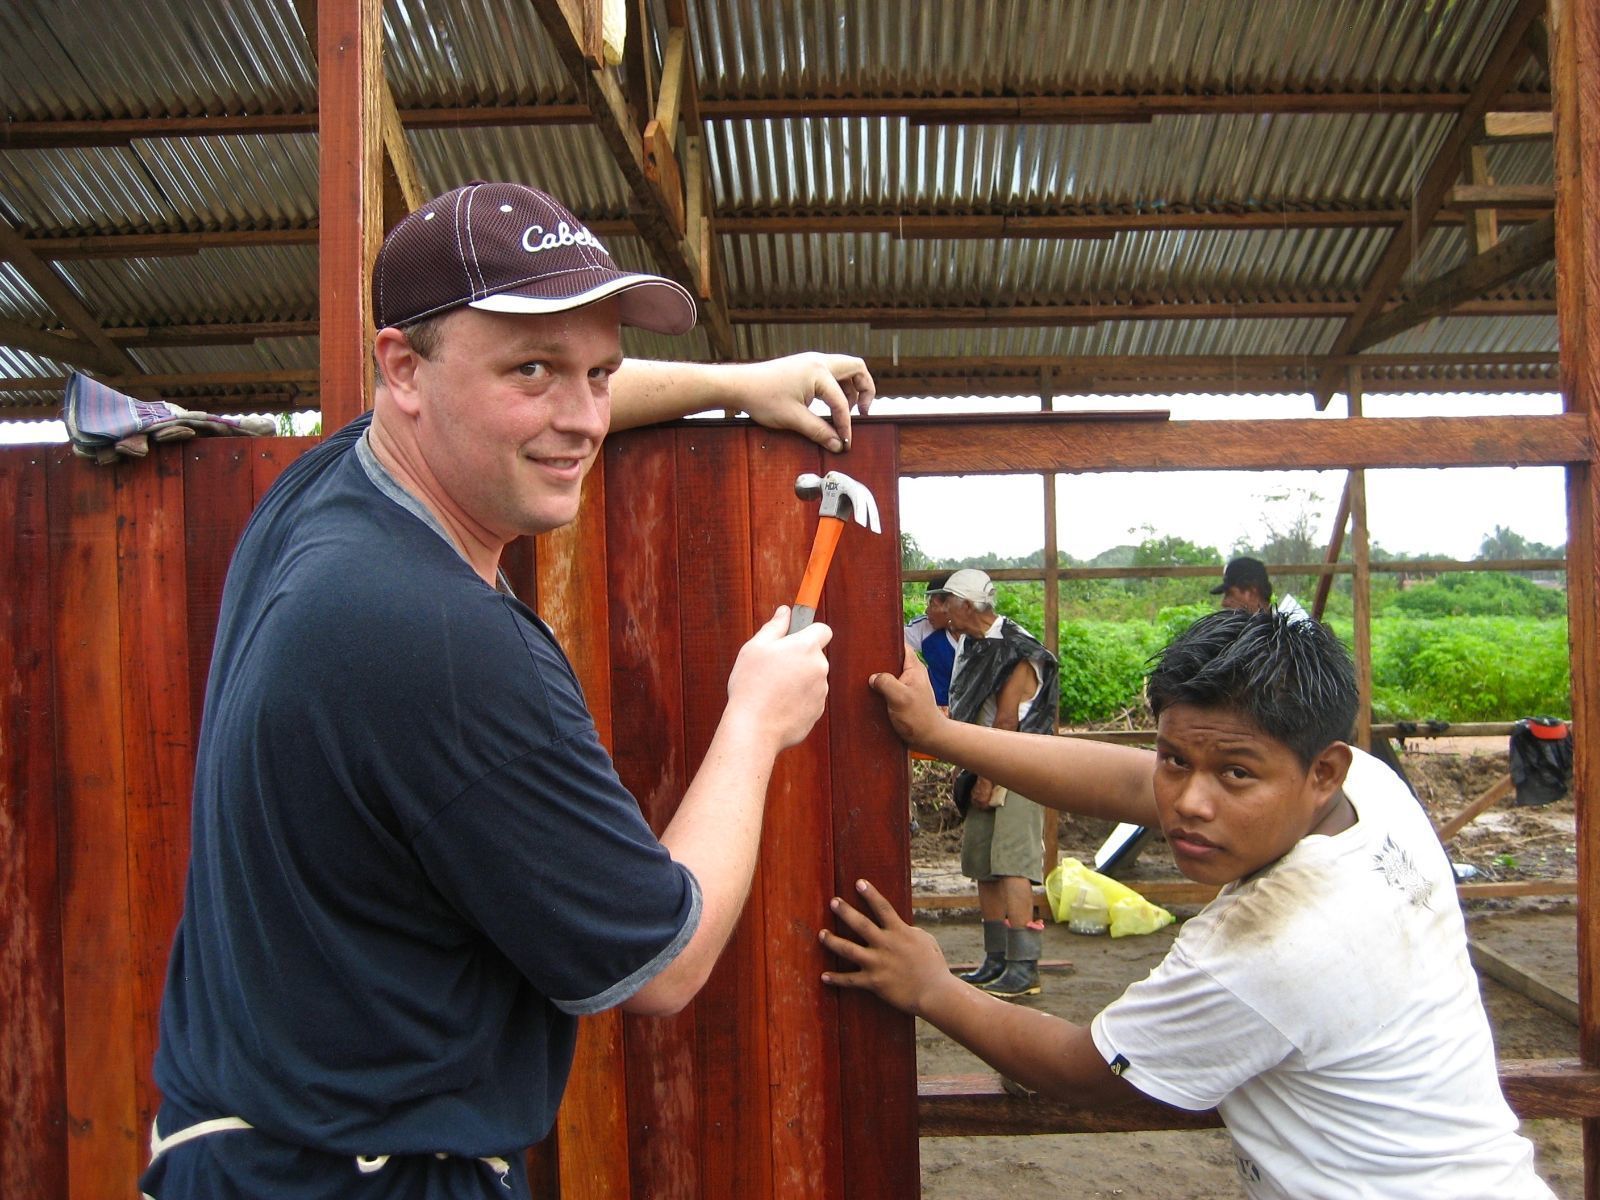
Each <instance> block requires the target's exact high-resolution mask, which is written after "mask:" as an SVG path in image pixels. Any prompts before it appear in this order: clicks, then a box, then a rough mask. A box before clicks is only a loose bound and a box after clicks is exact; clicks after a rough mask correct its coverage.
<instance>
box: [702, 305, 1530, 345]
mask: <svg viewBox="0 0 1600 1200" xmlns="http://www.w3.org/2000/svg"><path fill="white" fill-rule="evenodd" d="M1357 308H1358V302H1357V301H1354V300H1241V301H1214V300H1198V301H1135V302H1128V303H1101V302H1086V303H1080V304H1018V305H995V306H992V307H985V306H981V305H966V306H951V307H944V308H927V307H918V308H914V307H911V306H892V305H875V304H853V305H834V306H827V307H823V306H815V305H804V306H802V305H795V306H784V307H776V306H774V307H746V308H734V309H731V310H729V313H728V317H729V319H730V320H731V321H733V322H734V323H735V324H744V325H797V324H804V325H813V324H863V325H871V326H873V327H875V328H881V329H966V328H974V327H988V326H994V325H1004V326H1010V327H1015V328H1037V327H1039V326H1057V325H1068V326H1072V325H1081V324H1084V323H1093V322H1098V321H1173V320H1208V321H1215V320H1234V319H1237V320H1251V319H1257V320H1259V319H1286V320H1325V319H1328V318H1335V317H1349V316H1352V315H1353V314H1354V313H1355V312H1356V311H1357ZM1454 311H1455V313H1456V314H1457V315H1461V316H1497V317H1500V316H1547V315H1549V314H1551V313H1553V312H1555V301H1554V300H1553V299H1551V300H1545V299H1534V300H1469V301H1466V302H1464V303H1462V304H1460V305H1457V306H1456V308H1455V310H1454ZM1337 353H1338V354H1346V353H1349V347H1348V346H1345V347H1342V348H1341V349H1340V350H1339V351H1338V352H1337Z"/></svg>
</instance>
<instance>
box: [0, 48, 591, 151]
mask: <svg viewBox="0 0 1600 1200" xmlns="http://www.w3.org/2000/svg"><path fill="white" fill-rule="evenodd" d="M309 32H310V29H309V27H308V33H309ZM397 114H398V116H399V119H400V124H401V125H402V126H404V127H405V128H407V129H469V128H476V129H492V128H504V127H508V126H509V127H518V126H542V125H587V124H589V123H590V122H592V121H593V120H594V115H593V114H592V113H591V112H590V111H589V107H588V105H585V104H506V105H491V106H487V107H484V106H477V105H473V106H468V107H451V108H407V109H398V110H397ZM316 132H317V114H316V113H315V112H294V113H224V114H220V115H215V116H203V117H109V118H105V119H101V118H96V117H90V118H86V119H81V120H61V121H5V122H0V149H5V150H57V149H77V148H82V147H93V146H127V145H129V144H131V143H133V142H136V141H144V140H147V139H152V138H195V137H231V136H240V135H271V134H314V133H316Z"/></svg>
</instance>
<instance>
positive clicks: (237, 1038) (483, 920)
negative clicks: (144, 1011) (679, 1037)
mask: <svg viewBox="0 0 1600 1200" xmlns="http://www.w3.org/2000/svg"><path fill="white" fill-rule="evenodd" d="M367 424H368V419H367V418H362V419H360V420H358V421H357V422H355V423H354V424H352V425H351V426H349V427H347V428H346V429H344V430H341V431H340V432H339V433H338V434H337V435H335V436H334V437H333V438H331V439H330V440H329V441H328V442H326V443H325V444H324V445H322V446H320V447H317V448H316V449H314V450H312V451H310V452H309V453H307V454H306V455H305V456H303V457H302V458H301V459H300V460H298V461H297V462H296V463H295V464H294V465H293V466H291V467H290V468H289V469H288V470H287V471H286V472H285V473H284V475H283V476H282V478H281V479H280V480H279V482H278V483H277V484H276V485H275V486H274V487H273V488H272V490H271V491H270V492H268V494H267V496H266V497H265V498H264V499H263V501H262V503H261V505H260V508H259V509H258V510H257V512H256V514H255V516H254V517H252V519H251V521H250V523H249V525H248V527H247V528H246V530H245V532H244V535H243V538H242V539H241V541H240V544H239V547H238V549H237V551H236V552H235V555H234V559H233V563H232V565H231V567H230V568H229V571H228V579H227V584H226V588H225V590H224V594H223V604H222V613H221V618H220V623H219V627H218V630H217V638H216V645H215V649H214V652H213V658H212V664H211V674H210V679H209V682H208V685H207V689H206V701H205V716H204V721H203V726H202V731H201V737H200V747H199V753H198V761H197V763H196V769H195V784H194V818H193V834H192V851H191V860H190V865H189V876H188V891H187V895H186V897H185V903H184V911H183V918H182V922H181V924H180V926H179V929H178V933H177V938H176V942H175V945H174V948H173V954H172V960H171V965H170V969H169V973H168V978H167V988H166V994H165V997H164V1000H163V1003H162V1011H161V1040H160V1048H159V1050H158V1052H157V1055H156V1064H155V1078H156V1083H157V1084H158V1085H159V1086H160V1088H161V1089H162V1092H163V1093H164V1094H165V1096H166V1097H167V1098H168V1101H169V1104H168V1105H167V1107H166V1108H164V1110H163V1113H162V1116H161V1118H160V1122H159V1124H160V1131H161V1133H162V1135H163V1136H167V1135H170V1134H172V1133H173V1132H175V1129H174V1125H175V1123H180V1122H181V1123H189V1122H192V1121H193V1120H195V1119H206V1118H213V1117H221V1116H237V1117H240V1118H242V1119H243V1120H245V1121H247V1122H249V1124H250V1125H251V1126H253V1127H254V1130H256V1131H259V1134H258V1133H257V1132H253V1131H250V1130H243V1131H231V1132H224V1133H218V1134H213V1135H210V1136H208V1137H205V1138H201V1139H199V1140H197V1141H195V1142H191V1143H187V1144H185V1145H183V1146H179V1147H175V1148H173V1149H172V1150H171V1151H169V1152H167V1154H165V1155H163V1156H162V1158H161V1159H160V1160H158V1164H157V1167H156V1168H155V1169H154V1170H152V1171H151V1172H149V1173H148V1174H147V1177H146V1190H147V1191H151V1192H152V1194H154V1195H157V1196H162V1195H163V1192H162V1190H161V1188H162V1187H163V1186H165V1187H166V1188H168V1189H169V1190H168V1192H167V1194H171V1195H182V1194H185V1191H186V1189H187V1187H188V1186H193V1185H192V1184H190V1185H185V1184H183V1183H182V1182H181V1181H180V1178H179V1177H180V1176H185V1175H186V1174H187V1175H188V1176H189V1177H190V1178H191V1180H192V1179H193V1178H199V1177H200V1175H196V1174H195V1173H194V1172H191V1171H188V1170H187V1168H188V1167H190V1166H193V1164H194V1162H195V1161H196V1160H197V1158H204V1159H206V1161H207V1163H208V1164H209V1165H208V1166H207V1168H206V1170H214V1169H215V1168H216V1163H217V1161H218V1156H227V1157H228V1159H229V1161H230V1163H231V1164H232V1165H231V1166H230V1167H229V1170H230V1171H233V1172H245V1173H250V1172H252V1171H254V1172H257V1173H258V1174H260V1175H262V1176H263V1178H261V1179H257V1180H255V1181H254V1183H253V1184H251V1181H248V1180H247V1181H245V1182H246V1183H247V1185H251V1186H259V1187H260V1188H261V1189H263V1194H273V1195H278V1196H299V1195H306V1196H312V1195H322V1194H324V1193H325V1192H326V1194H330V1195H356V1194H357V1193H358V1190H359V1194H360V1195H363V1196H366V1195H374V1196H379V1195H402V1194H403V1195H424V1194H426V1195H429V1196H435V1195H438V1196H444V1195H452V1196H453V1195H474V1194H499V1195H504V1194H505V1193H504V1192H503V1191H501V1190H499V1189H498V1188H496V1189H495V1190H494V1191H493V1192H492V1193H489V1192H486V1191H475V1190H471V1189H473V1188H476V1187H477V1186H479V1185H478V1184H475V1183H474V1182H473V1181H474V1180H475V1179H476V1180H479V1181H480V1182H481V1180H483V1179H485V1178H486V1179H488V1180H489V1181H490V1184H491V1185H492V1184H493V1182H494V1176H493V1175H492V1174H491V1173H485V1172H483V1171H480V1170H479V1169H478V1165H477V1164H475V1163H473V1162H472V1159H474V1158H475V1157H478V1156H514V1155H516V1154H518V1153H519V1152H520V1151H521V1150H522V1149H523V1148H524V1147H526V1146H528V1145H530V1144H532V1143H533V1142H536V1141H538V1140H539V1139H540V1138H541V1137H543V1136H544V1134H545V1133H546V1132H547V1131H548V1130H549V1128H550V1126H551V1124H552V1122H553V1120H554V1116H555V1111H556V1107H557V1105H558V1103H559V1102H560V1098H561V1093H562V1090H563V1087H564V1085H565V1082H566V1077H567V1072H568V1069H569V1067H570V1065H571V1058H572V1049H573V1040H574V1036H575V1016H574V1014H581V1013H588V1012H596V1011H599V1010H601V1009H604V1008H609V1007H612V1006H614V1005H615V1004H618V1003H620V1002H621V1001H622V1000H624V999H626V998H627V997H628V996H630V995H632V994H633V993H634V992H635V991H637V990H638V988H639V987H641V986H642V985H643V984H644V983H645V982H647V981H648V980H649V979H650V978H652V977H653V976H654V975H655V974H656V973H658V972H659V971H660V970H661V969H662V968H663V967H664V966H665V965H666V964H667V963H669V962H670V961H671V960H672V959H673V958H674V957H675V956H676V955H677V954H678V952H679V951H680V950H681V949H682V947H683V945H684V944H685V943H686V942H687V941H688V939H689V937H690V936H691V935H692V934H693V932H694V929H695V927H696V925H697V923H698V920H699V912H700V894H699V889H698V886H697V885H696V883H695V881H694V878H693V876H692V875H691V874H690V873H689V872H688V871H687V870H686V869H685V868H683V867H681V866H680V865H678V864H676V863H674V862H673V861H672V859H671V858H670V856H669V855H668V854H667V852H666V851H665V850H664V849H663V848H662V847H661V845H660V844H659V843H658V842H657V840H656V839H655V837H654V836H653V835H652V834H651V832H650V829H649V828H648V826H647V825H646V824H645V822H644V820H643V818H642V817H641V815H640V813H639V810H638V807H637V805H636V803H635V802H634V800H633V798H632V797H631V796H630V795H629V794H628V793H627V791H626V790H625V789H624V788H623V787H622V784H621V782H620V781H619V780H618V779H617V776H616V773H615V771H614V769H613V767H612V764H611V760H610V757H609V756H608V755H607V754H606V752H605V750H604V749H603V748H602V746H601V745H600V743H599V740H598V738H597V736H596V733H595V727H594V722H593V720H592V718H591V717H590V715H589V712H588V709H587V708H586V707H585V704H584V700H583V696H582V694H581V692H580V690H579V687H578V682H577V680H576V679H575V678H574V676H573V673H572V670H571V667H570V666H569V664H568V662H567V660H566V657H565V655H564V654H563V653H562V651H561V649H560V647H559V646H558V645H557V644H556V642H555V640H554V638H553V637H552V636H551V635H550V633H549V631H548V630H547V628H546V627H545V626H544V624H543V622H541V621H540V620H539V619H538V618H537V617H536V616H535V615H534V614H533V612H532V611H531V610H530V609H528V608H527V607H526V606H524V605H523V604H521V603H520V602H518V601H517V600H515V599H513V598H512V597H510V596H509V595H507V594H505V593H503V592H499V591H496V590H495V589H492V588H490V587H488V586H487V585H486V584H485V583H484V582H483V580H482V579H481V578H479V577H478V576H477V575H476V574H475V573H474V572H473V570H472V569H471V568H470V567H469V566H468V565H467V563H466V562H465V561H464V560H463V559H462V558H461V557H460V555H459V554H458V553H457V552H456V549H455V547H454V546H453V545H452V544H451V543H450V542H448V541H447V540H446V539H445V538H444V537H443V536H442V535H441V532H440V531H439V530H438V528H437V527H436V526H435V527H430V524H429V523H428V522H429V521H430V520H431V518H427V517H426V515H425V514H423V513H422V512H421V510H420V509H417V506H416V505H415V501H411V500H410V499H409V497H405V496H404V493H402V492H400V491H399V490H398V487H397V485H395V484H394V481H393V480H392V479H388V477H387V476H386V475H384V474H383V473H382V470H381V468H377V467H376V466H375V463H374V461H373V460H371V458H370V452H367V451H366V448H365V446H364V445H360V447H359V448H360V450H361V451H362V453H358V452H357V450H358V438H359V436H360V435H361V433H362V432H363V431H364V430H365V428H366V426H367ZM364 459H365V460H366V461H365V462H364V461H363V460H364ZM380 485H381V487H383V488H386V489H387V490H388V492H389V493H390V494H385V491H384V490H380ZM402 502H405V503H409V504H410V505H411V506H412V508H413V509H417V510H416V511H411V510H408V508H407V507H406V506H405V503H402ZM272 1140H276V1141H278V1142H281V1143H287V1146H274V1145H271V1144H270V1142H271V1141H272ZM252 1146H254V1147H255V1149H252ZM290 1148H297V1149H298V1148H310V1149H312V1150H314V1151H316V1152H318V1153H321V1152H326V1153H327V1154H328V1155H338V1156H341V1158H343V1159H345V1160H346V1161H348V1160H349V1156H356V1155H367V1156H375V1155H385V1154H387V1155H424V1156H426V1157H425V1159H420V1160H406V1161H399V1160H397V1161H396V1162H395V1163H393V1164H390V1165H389V1166H388V1167H386V1168H385V1169H384V1170H381V1171H378V1172H377V1173H375V1174H373V1175H371V1176H362V1177H360V1178H359V1179H357V1178H355V1171H354V1167H353V1165H351V1166H350V1177H349V1178H346V1179H344V1180H343V1181H342V1182H337V1186H334V1187H333V1188H331V1189H330V1188H329V1184H330V1183H331V1182H336V1181H330V1180H327V1179H321V1180H310V1179H307V1180H305V1181H304V1188H303V1190H296V1188H297V1187H299V1186H300V1185H299V1183H298V1182H297V1181H295V1180H285V1179H283V1178H281V1177H280V1176H281V1175H282V1174H283V1173H284V1172H285V1171H288V1172H289V1173H290V1174H295V1173H296V1172H299V1171H300V1170H301V1169H302V1168H301V1167H296V1166H288V1167H286V1166H285V1162H286V1161H289V1160H293V1161H297V1162H305V1163H309V1164H311V1165H310V1166H309V1167H306V1168H305V1169H306V1170H308V1171H312V1172H315V1171H317V1170H320V1169H322V1167H323V1166H325V1165H326V1164H322V1163H320V1162H319V1160H318V1158H317V1154H312V1155H310V1156H309V1157H307V1156H305V1155H299V1154H298V1153H297V1149H295V1150H291V1149H290ZM436 1152H442V1153H444V1154H448V1155H452V1156H462V1157H460V1158H456V1159H453V1160H438V1159H436V1158H435V1157H434V1155H435V1153H436ZM184 1156H197V1158H190V1160H189V1162H188V1163H184V1162H183V1161H182V1160H183V1158H184ZM169 1160H170V1161H169ZM233 1160H243V1161H242V1162H238V1161H233ZM173 1164H177V1165H173ZM433 1164H438V1165H436V1166H435V1165H433ZM338 1169H339V1170H341V1171H342V1170H344V1163H341V1164H340V1165H339V1167H338ZM419 1172H420V1173H421V1174H422V1175H429V1174H430V1173H431V1175H432V1176H433V1178H432V1179H431V1181H429V1182H426V1186H419V1185H416V1178H417V1176H418V1174H419ZM203 1174H204V1172H201V1175H203ZM267 1175H270V1176H272V1178H271V1179H270V1180H268V1179H266V1178H264V1176H267ZM518 1176H520V1172H518ZM386 1179H387V1180H390V1181H392V1183H393V1185H394V1188H391V1190H387V1191H386V1190H383V1188H384V1181H385V1180H386ZM407 1179H410V1182H406V1183H405V1184H404V1186H403V1187H401V1184H402V1181H405V1180H407ZM449 1179H453V1180H455V1182H447V1180H449ZM357 1184H359V1185H360V1188H359V1189H358V1187H357ZM441 1184H444V1186H442V1187H441V1186H440V1185H441ZM346 1185H348V1186H346ZM368 1188H377V1189H378V1190H373V1191H368V1190H366V1189H368ZM341 1189H342V1190H341ZM395 1189H399V1190H395ZM246 1191H248V1186H247V1188H246Z"/></svg>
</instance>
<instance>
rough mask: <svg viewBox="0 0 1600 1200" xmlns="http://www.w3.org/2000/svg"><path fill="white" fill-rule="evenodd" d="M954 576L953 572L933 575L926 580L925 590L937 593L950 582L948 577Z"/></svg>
mask: <svg viewBox="0 0 1600 1200" xmlns="http://www.w3.org/2000/svg"><path fill="white" fill-rule="evenodd" d="M954 574H955V572H954V571H943V572H941V573H940V574H938V575H935V576H934V577H933V578H932V579H930V580H928V584H927V590H928V591H930V592H937V591H938V590H939V589H940V588H942V587H943V586H944V585H945V584H947V583H949V582H950V576H952V575H954Z"/></svg>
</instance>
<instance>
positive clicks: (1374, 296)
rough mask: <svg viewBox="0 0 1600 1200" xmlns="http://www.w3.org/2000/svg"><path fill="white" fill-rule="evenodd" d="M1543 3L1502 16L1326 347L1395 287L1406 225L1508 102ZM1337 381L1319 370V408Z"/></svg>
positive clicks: (1442, 188) (1416, 220)
mask: <svg viewBox="0 0 1600 1200" xmlns="http://www.w3.org/2000/svg"><path fill="white" fill-rule="evenodd" d="M1544 8H1545V0H1519V3H1518V4H1517V6H1516V8H1514V9H1513V10H1512V11H1511V14H1510V16H1509V17H1508V18H1507V19H1506V23H1505V27H1504V28H1503V29H1502V30H1501V31H1500V37H1499V40H1498V41H1496V43H1495V45H1494V46H1493V48H1492V49H1491V50H1490V51H1489V56H1488V59H1487V60H1486V61H1485V64H1484V70H1483V75H1482V76H1481V77H1480V78H1479V80H1478V83H1477V86H1476V87H1474V88H1473V90H1472V92H1471V94H1470V95H1469V96H1468V98H1467V101H1466V103H1465V104H1464V105H1462V107H1461V109H1460V110H1459V113H1458V115H1457V117H1456V120H1455V122H1454V124H1453V125H1452V126H1451V128H1450V131H1449V132H1448V133H1447V134H1446V135H1445V138H1444V141H1443V143H1442V144H1441V145H1440V147H1439V152H1438V154H1437V156H1436V157H1435V158H1434V160H1433V164H1432V165H1431V166H1430V167H1429V168H1428V171H1427V174H1426V175H1424V176H1423V179H1422V182H1421V184H1420V185H1419V186H1418V188H1417V191H1416V193H1415V199H1414V200H1413V201H1412V206H1411V210H1412V215H1413V220H1412V221H1411V222H1410V223H1409V226H1408V227H1403V228H1401V229H1398V230H1396V231H1395V232H1394V233H1392V234H1390V235H1389V241H1388V244H1387V245H1386V246H1385V247H1384V249H1383V253H1382V254H1381V255H1380V256H1379V259H1378V262H1377V265H1376V266H1375V267H1374V268H1373V270H1372V274H1371V275H1370V276H1369V277H1368V279H1367V282H1366V285H1365V286H1364V287H1363V288H1362V290H1361V300H1360V304H1359V305H1358V307H1357V309H1356V311H1355V312H1354V313H1352V314H1351V315H1350V316H1349V317H1347V318H1346V319H1345V323H1344V327H1343V328H1342V329H1341V330H1340V331H1339V333H1338V335H1337V336H1336V337H1335V338H1334V341H1333V345H1332V346H1331V347H1330V350H1331V352H1332V353H1334V354H1346V353H1348V352H1349V351H1350V349H1351V347H1352V346H1354V345H1355V342H1356V339H1357V338H1359V337H1360V336H1361V332H1362V330H1363V329H1365V328H1366V326H1367V325H1368V324H1369V323H1370V322H1371V321H1372V320H1373V319H1374V318H1375V317H1376V316H1377V315H1378V314H1379V313H1380V312H1381V311H1382V309H1383V306H1384V304H1385V303H1386V302H1387V301H1388V300H1389V298H1390V296H1392V295H1393V294H1394V291H1395V289H1396V288H1397V287H1399V285H1400V281H1401V279H1402V278H1403V277H1404V275H1405V271H1406V268H1407V267H1408V266H1410V265H1411V261H1412V255H1413V253H1414V252H1415V249H1416V239H1415V238H1413V236H1412V235H1411V232H1410V231H1411V230H1412V229H1425V228H1427V227H1428V226H1429V225H1431V224H1432V223H1433V219H1434V216H1435V215H1436V214H1437V213H1438V211H1439V209H1440V208H1441V207H1442V206H1443V204H1444V200H1445V196H1446V193H1447V192H1449V190H1450V188H1451V185H1452V184H1454V183H1455V181H1456V177H1457V175H1458V174H1459V173H1460V167H1461V158H1462V151H1463V150H1464V149H1465V148H1466V146H1467V144H1468V143H1469V142H1470V141H1471V137H1472V134H1473V132H1474V131H1475V130H1476V129H1477V128H1478V127H1479V124H1480V122H1481V121H1482V120H1483V117H1484V114H1485V113H1487V112H1488V111H1489V107H1490V105H1493V104H1495V103H1496V102H1497V101H1500V102H1501V103H1500V104H1499V107H1500V108H1508V107H1509V105H1507V104H1506V103H1504V102H1503V101H1504V98H1506V96H1507V89H1509V88H1510V86H1511V83H1512V80H1513V79H1515V77H1516V73H1517V72H1518V71H1519V70H1520V69H1521V67H1522V64H1523V62H1524V61H1525V60H1526V58H1527V54H1528V46H1527V36H1528V29H1529V27H1530V26H1531V25H1533V24H1534V22H1536V21H1537V20H1538V18H1539V16H1540V15H1541V14H1542V13H1543V12H1544ZM1339 382H1340V377H1339V375H1338V374H1337V373H1336V372H1332V371H1330V372H1328V373H1326V374H1324V375H1323V377H1322V379H1321V381H1319V383H1318V384H1317V388H1316V391H1315V393H1314V394H1315V396H1316V401H1317V407H1318V408H1324V407H1326V406H1327V403H1328V400H1329V399H1330V398H1331V397H1332V395H1333V393H1334V391H1335V389H1336V388H1337V387H1338V386H1339Z"/></svg>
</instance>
